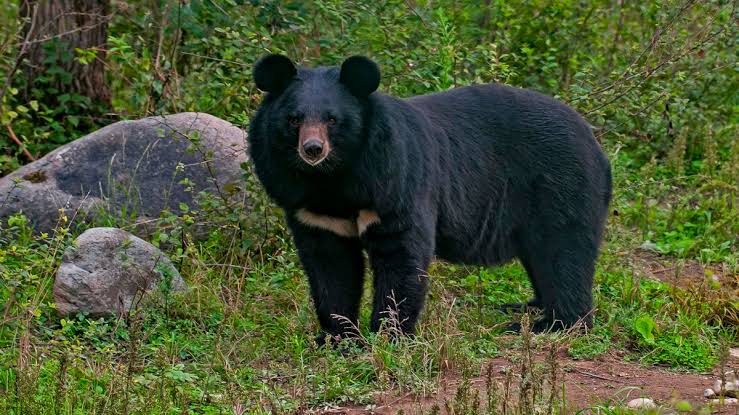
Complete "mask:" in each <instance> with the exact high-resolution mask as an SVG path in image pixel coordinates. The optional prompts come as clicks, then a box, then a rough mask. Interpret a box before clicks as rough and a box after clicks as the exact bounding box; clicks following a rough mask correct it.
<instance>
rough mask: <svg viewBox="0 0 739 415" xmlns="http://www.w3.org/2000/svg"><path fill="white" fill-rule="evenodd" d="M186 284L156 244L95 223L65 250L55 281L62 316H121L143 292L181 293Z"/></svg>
mask: <svg viewBox="0 0 739 415" xmlns="http://www.w3.org/2000/svg"><path fill="white" fill-rule="evenodd" d="M186 289H187V286H186V285H185V282H184V281H183V280H182V277H181V276H180V274H179V273H178V272H177V270H176V269H175V267H174V266H173V265H172V262H170V260H169V259H168V258H167V257H166V256H165V255H164V253H162V251H160V250H159V249H157V248H156V247H154V246H153V245H151V244H150V243H148V242H146V241H144V240H142V239H139V238H137V237H135V236H133V235H131V234H130V233H128V232H126V231H123V230H121V229H116V228H92V229H88V230H87V231H85V232H84V233H82V235H80V236H79V237H78V238H77V239H76V240H75V244H74V245H73V246H70V247H69V248H68V249H67V250H66V251H65V252H64V257H63V259H62V264H61V265H60V266H59V270H58V271H57V273H56V279H55V281H54V301H55V302H56V307H57V310H58V311H59V314H61V315H62V316H67V315H74V314H76V313H78V312H84V313H87V314H88V315H90V316H91V317H103V316H120V315H122V314H124V313H127V312H128V311H129V310H130V309H131V306H132V305H136V304H139V303H140V304H143V302H142V300H145V297H146V296H145V294H146V295H150V294H151V293H152V292H164V293H166V292H170V293H171V292H181V291H185V290H186Z"/></svg>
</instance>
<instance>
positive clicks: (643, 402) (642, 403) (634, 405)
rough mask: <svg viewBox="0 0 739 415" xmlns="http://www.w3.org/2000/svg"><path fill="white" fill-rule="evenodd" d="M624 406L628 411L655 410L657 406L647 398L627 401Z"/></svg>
mask: <svg viewBox="0 0 739 415" xmlns="http://www.w3.org/2000/svg"><path fill="white" fill-rule="evenodd" d="M626 406H627V407H628V408H630V409H655V408H657V404H655V403H654V401H653V400H651V399H649V398H636V399H632V400H630V401H629V403H627V404H626Z"/></svg>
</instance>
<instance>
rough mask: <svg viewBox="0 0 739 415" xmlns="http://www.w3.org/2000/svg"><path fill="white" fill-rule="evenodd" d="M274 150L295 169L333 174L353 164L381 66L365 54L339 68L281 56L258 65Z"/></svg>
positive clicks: (256, 79)
mask: <svg viewBox="0 0 739 415" xmlns="http://www.w3.org/2000/svg"><path fill="white" fill-rule="evenodd" d="M253 75H254V82H255V83H256V85H257V88H259V89H260V90H262V91H265V92H268V95H267V96H266V97H265V99H264V101H263V102H262V111H263V112H264V114H263V117H264V118H263V120H262V121H261V122H264V123H266V124H267V125H266V128H267V129H266V130H264V131H266V132H267V133H266V135H268V136H269V137H263V139H266V140H269V141H270V143H269V144H268V147H269V148H270V151H272V152H276V153H278V154H276V155H279V156H281V158H283V159H284V160H286V163H287V165H288V166H289V167H291V168H297V169H299V170H303V171H317V172H330V171H334V170H337V169H340V168H342V167H345V166H348V165H351V163H353V162H354V161H356V159H357V158H358V157H359V152H360V149H361V146H362V143H363V140H364V139H365V137H364V136H365V134H366V129H365V125H366V122H367V117H368V116H369V113H370V111H369V108H370V95H371V94H372V93H373V92H374V91H375V90H376V89H377V87H378V86H379V84H380V69H379V68H378V66H377V64H375V63H374V62H373V61H371V60H370V59H368V58H365V57H362V56H353V57H350V58H348V59H346V60H345V61H344V62H343V63H342V65H341V67H340V68H337V67H328V68H325V67H321V68H302V67H300V68H299V67H296V66H295V64H293V62H292V61H290V59H288V58H286V57H285V56H282V55H268V56H265V57H263V58H261V59H260V60H259V61H258V62H257V63H256V64H255V66H254V74H253Z"/></svg>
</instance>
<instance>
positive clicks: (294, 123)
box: [287, 115, 300, 127]
mask: <svg viewBox="0 0 739 415" xmlns="http://www.w3.org/2000/svg"><path fill="white" fill-rule="evenodd" d="M287 122H289V123H290V125H292V126H293V127H297V126H299V125H300V118H298V117H296V116H295V115H291V116H289V117H287Z"/></svg>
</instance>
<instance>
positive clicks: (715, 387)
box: [713, 379, 724, 395]
mask: <svg viewBox="0 0 739 415" xmlns="http://www.w3.org/2000/svg"><path fill="white" fill-rule="evenodd" d="M723 386H724V383H723V382H722V381H721V379H716V381H715V382H713V390H714V391H716V393H717V394H719V395H720V394H721V392H722V390H723Z"/></svg>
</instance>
